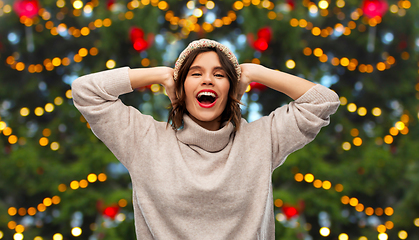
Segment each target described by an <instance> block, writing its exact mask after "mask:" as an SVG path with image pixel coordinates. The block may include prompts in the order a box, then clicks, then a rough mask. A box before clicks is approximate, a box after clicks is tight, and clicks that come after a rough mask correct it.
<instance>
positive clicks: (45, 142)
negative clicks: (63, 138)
mask: <svg viewBox="0 0 419 240" xmlns="http://www.w3.org/2000/svg"><path fill="white" fill-rule="evenodd" d="M48 142H49V141H48V138H46V137H41V138H40V139H39V145H41V146H43V147H45V146H46V145H48Z"/></svg>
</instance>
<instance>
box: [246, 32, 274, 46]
mask: <svg viewBox="0 0 419 240" xmlns="http://www.w3.org/2000/svg"><path fill="white" fill-rule="evenodd" d="M271 39H272V29H271V28H270V27H263V28H261V29H259V30H258V32H257V39H256V40H255V36H254V35H253V34H252V33H249V34H248V35H247V41H248V42H249V45H250V46H251V47H253V48H254V49H256V50H258V51H259V52H263V51H265V50H266V49H268V47H269V42H270V41H271Z"/></svg>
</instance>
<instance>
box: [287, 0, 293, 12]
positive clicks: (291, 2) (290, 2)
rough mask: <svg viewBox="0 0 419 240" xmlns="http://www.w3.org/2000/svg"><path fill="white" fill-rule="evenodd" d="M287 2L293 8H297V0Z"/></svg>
mask: <svg viewBox="0 0 419 240" xmlns="http://www.w3.org/2000/svg"><path fill="white" fill-rule="evenodd" d="M287 4H288V5H289V6H290V8H291V10H293V9H294V8H295V0H287Z"/></svg>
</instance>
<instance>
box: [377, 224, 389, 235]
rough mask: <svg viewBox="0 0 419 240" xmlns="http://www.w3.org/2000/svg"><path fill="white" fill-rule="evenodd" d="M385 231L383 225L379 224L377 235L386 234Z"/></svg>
mask: <svg viewBox="0 0 419 240" xmlns="http://www.w3.org/2000/svg"><path fill="white" fill-rule="evenodd" d="M386 230H387V228H386V226H384V225H383V224H380V225H378V227H377V232H379V233H384V232H386Z"/></svg>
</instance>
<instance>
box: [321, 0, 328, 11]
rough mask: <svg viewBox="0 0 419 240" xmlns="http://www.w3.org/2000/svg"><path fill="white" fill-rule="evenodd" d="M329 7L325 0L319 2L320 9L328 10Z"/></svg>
mask: <svg viewBox="0 0 419 240" xmlns="http://www.w3.org/2000/svg"><path fill="white" fill-rule="evenodd" d="M328 7H329V3H328V2H327V1H325V0H321V1H320V2H319V8H320V9H327V8H328Z"/></svg>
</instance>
